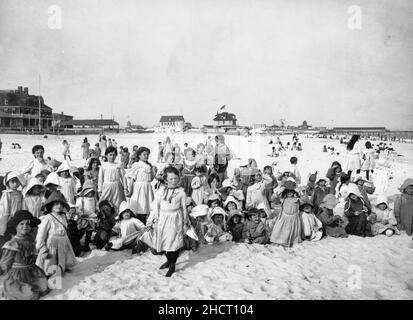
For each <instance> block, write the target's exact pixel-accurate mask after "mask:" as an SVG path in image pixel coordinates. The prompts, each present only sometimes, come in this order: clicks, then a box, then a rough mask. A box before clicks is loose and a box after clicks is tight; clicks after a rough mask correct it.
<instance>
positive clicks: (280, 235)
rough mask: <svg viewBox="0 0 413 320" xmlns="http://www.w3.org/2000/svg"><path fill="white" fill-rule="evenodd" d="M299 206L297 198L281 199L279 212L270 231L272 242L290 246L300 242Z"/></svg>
mask: <svg viewBox="0 0 413 320" xmlns="http://www.w3.org/2000/svg"><path fill="white" fill-rule="evenodd" d="M299 206H300V205H299V199H298V198H285V199H284V200H283V201H282V208H281V214H280V216H279V218H278V219H277V221H276V222H275V225H274V228H273V230H272V233H271V242H272V243H275V244H279V245H282V246H285V247H292V246H293V245H294V244H295V243H300V242H302V239H301V232H302V226H301V220H300V211H299Z"/></svg>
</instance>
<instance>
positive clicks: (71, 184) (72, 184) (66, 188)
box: [59, 177, 80, 203]
mask: <svg viewBox="0 0 413 320" xmlns="http://www.w3.org/2000/svg"><path fill="white" fill-rule="evenodd" d="M59 185H60V192H61V193H62V194H63V195H64V196H65V199H66V201H67V202H70V203H75V197H76V191H77V189H78V187H80V186H79V185H77V186H76V180H75V178H73V177H69V178H62V177H59Z"/></svg>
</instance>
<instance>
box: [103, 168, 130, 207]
mask: <svg viewBox="0 0 413 320" xmlns="http://www.w3.org/2000/svg"><path fill="white" fill-rule="evenodd" d="M124 175H125V171H124V169H123V168H122V165H121V164H118V163H110V162H104V163H103V164H102V166H101V167H100V170H99V179H98V192H102V195H101V196H100V199H99V201H102V200H108V201H110V202H111V203H113V205H114V206H115V207H116V208H119V206H120V204H121V203H122V201H125V193H124V192H123V178H124Z"/></svg>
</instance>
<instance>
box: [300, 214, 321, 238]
mask: <svg viewBox="0 0 413 320" xmlns="http://www.w3.org/2000/svg"><path fill="white" fill-rule="evenodd" d="M301 220H302V226H303V235H304V237H305V239H306V240H310V241H318V240H320V239H321V237H322V236H323V231H322V230H321V228H322V227H323V224H322V222H321V221H320V220H319V219H318V218H317V217H316V216H315V215H314V213H307V212H304V211H303V212H302V213H301Z"/></svg>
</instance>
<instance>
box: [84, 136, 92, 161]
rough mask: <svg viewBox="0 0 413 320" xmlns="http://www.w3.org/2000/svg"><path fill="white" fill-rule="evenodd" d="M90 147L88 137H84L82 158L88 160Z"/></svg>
mask: <svg viewBox="0 0 413 320" xmlns="http://www.w3.org/2000/svg"><path fill="white" fill-rule="evenodd" d="M89 147H90V143H89V141H87V138H85V139H83V143H82V158H83V159H85V160H87V159H88V158H89Z"/></svg>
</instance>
